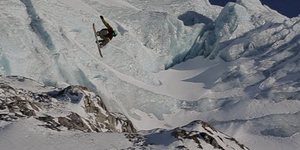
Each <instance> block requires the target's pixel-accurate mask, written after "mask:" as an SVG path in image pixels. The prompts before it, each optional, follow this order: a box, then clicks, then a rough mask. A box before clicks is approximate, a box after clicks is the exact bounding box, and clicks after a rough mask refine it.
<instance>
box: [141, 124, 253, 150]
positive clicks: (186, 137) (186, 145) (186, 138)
mask: <svg viewBox="0 0 300 150" xmlns="http://www.w3.org/2000/svg"><path fill="white" fill-rule="evenodd" d="M156 139H171V140H156ZM139 141H141V140H139ZM144 141H145V142H144V143H145V145H147V144H149V145H168V146H170V145H172V146H173V148H174V149H220V150H249V149H248V148H247V147H245V146H244V145H243V144H240V143H239V142H237V141H236V140H235V139H234V138H232V137H229V136H227V135H225V134H223V133H221V132H219V131H217V130H216V129H214V128H213V127H211V126H210V125H209V124H208V123H206V122H203V121H200V120H197V121H193V122H191V123H189V124H187V125H185V126H182V127H178V128H175V129H172V130H162V129H158V130H155V131H153V132H151V133H150V134H148V135H146V136H145V139H144Z"/></svg>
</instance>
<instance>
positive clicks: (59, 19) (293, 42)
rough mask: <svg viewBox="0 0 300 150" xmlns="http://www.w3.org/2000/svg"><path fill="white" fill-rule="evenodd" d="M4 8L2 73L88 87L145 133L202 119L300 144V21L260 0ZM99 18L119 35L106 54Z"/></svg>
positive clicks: (101, 1)
mask: <svg viewBox="0 0 300 150" xmlns="http://www.w3.org/2000/svg"><path fill="white" fill-rule="evenodd" d="M0 12H1V15H0V18H1V19H0V24H1V26H0V31H1V32H0V74H1V75H18V76H25V77H28V78H32V79H34V80H36V81H38V82H41V83H43V84H45V85H48V86H55V87H66V86H68V85H82V86H86V87H88V88H89V89H91V90H92V91H93V92H95V93H97V94H99V95H100V96H101V97H103V100H104V102H105V103H106V105H107V107H108V109H110V110H113V111H117V112H122V113H124V114H125V115H126V116H127V117H128V118H129V119H130V120H131V121H132V122H133V124H134V125H135V126H136V127H137V129H139V130H144V129H153V128H157V127H163V128H172V127H177V126H182V125H185V124H186V123H187V122H191V121H193V120H199V119H201V120H204V121H207V122H209V123H212V124H213V125H215V126H216V127H217V128H218V129H220V130H221V131H223V132H225V133H226V134H229V135H231V136H233V137H235V138H237V139H238V140H239V141H241V142H242V143H245V144H246V145H247V146H248V147H249V148H250V149H262V147H265V146H267V145H270V144H271V145H273V147H270V149H272V148H274V149H276V147H277V148H278V147H279V148H281V149H283V147H285V149H292V150H294V149H297V146H299V144H300V143H299V141H300V140H299V138H300V137H299V123H298V122H296V121H293V120H294V119H295V118H297V116H299V115H298V114H299V113H298V112H299V108H300V102H299V98H300V97H299V81H300V80H299V77H298V76H299V68H300V67H299V65H300V63H299V62H300V59H299V58H300V57H299V49H300V46H299V44H300V38H299V34H300V18H299V17H294V18H287V17H285V16H283V15H281V14H279V13H277V12H276V11H274V10H271V9H270V8H268V7H267V6H265V5H262V4H261V3H260V2H259V0H237V2H235V3H228V4H227V5H226V6H224V7H220V6H214V5H211V4H210V3H209V2H208V0H187V1H180V0H164V1H160V0H153V1H142V0H111V1H110V2H109V3H108V2H106V1H105V0H97V1H96V0H72V1H71V0H60V1H59V0H53V1H45V0H43V1H31V0H22V1H17V0H13V1H1V2H0ZM99 15H103V16H105V17H106V18H107V19H108V22H109V23H110V24H111V25H112V26H113V27H114V28H116V29H117V31H118V32H119V33H120V34H119V35H118V36H117V37H116V38H114V39H113V40H112V41H111V42H110V43H109V44H108V45H107V46H106V47H105V48H103V50H102V52H103V55H104V58H103V59H101V58H100V57H99V54H98V52H97V49H96V45H95V44H94V43H95V42H94V37H93V36H94V35H93V32H92V23H96V27H97V28H98V29H101V28H102V27H103V25H102V23H101V22H100V19H99ZM178 118H180V119H178ZM281 118H285V119H286V120H285V121H280V120H282V119H281ZM249 139H250V140H249ZM254 143H258V144H254ZM268 143H269V144H268Z"/></svg>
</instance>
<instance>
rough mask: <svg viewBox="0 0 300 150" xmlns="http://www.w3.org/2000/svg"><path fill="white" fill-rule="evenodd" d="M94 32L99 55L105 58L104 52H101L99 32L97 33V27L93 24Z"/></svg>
mask: <svg viewBox="0 0 300 150" xmlns="http://www.w3.org/2000/svg"><path fill="white" fill-rule="evenodd" d="M93 30H94V34H95V38H96V44H97V47H98V51H99V54H100V56H101V57H103V56H102V52H101V46H100V42H99V40H98V37H97V31H96V27H95V24H94V23H93Z"/></svg>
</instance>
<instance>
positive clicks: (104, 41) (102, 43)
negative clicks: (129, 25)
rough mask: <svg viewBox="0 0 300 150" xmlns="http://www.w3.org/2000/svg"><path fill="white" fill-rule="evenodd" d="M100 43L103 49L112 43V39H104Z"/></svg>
mask: <svg viewBox="0 0 300 150" xmlns="http://www.w3.org/2000/svg"><path fill="white" fill-rule="evenodd" d="M100 41H101V43H100V46H101V47H103V46H105V45H106V44H107V43H108V42H109V41H110V39H109V38H103V40H100Z"/></svg>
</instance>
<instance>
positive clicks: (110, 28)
mask: <svg viewBox="0 0 300 150" xmlns="http://www.w3.org/2000/svg"><path fill="white" fill-rule="evenodd" d="M100 18H101V20H102V22H103V24H104V25H105V26H106V28H107V29H108V30H113V28H112V27H111V26H110V25H109V24H108V23H107V22H106V21H105V20H104V17H103V16H100Z"/></svg>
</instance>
